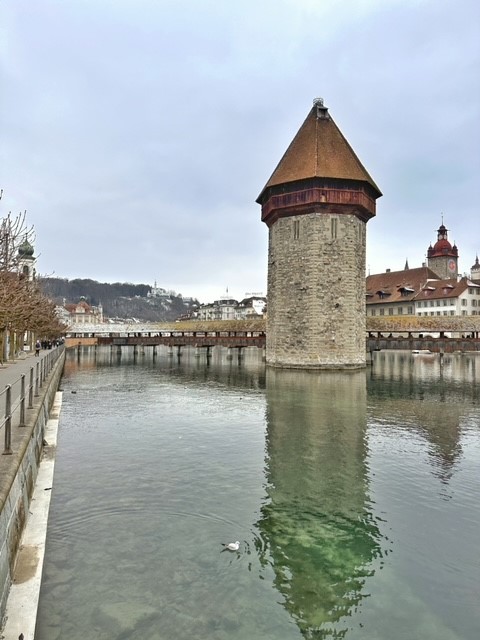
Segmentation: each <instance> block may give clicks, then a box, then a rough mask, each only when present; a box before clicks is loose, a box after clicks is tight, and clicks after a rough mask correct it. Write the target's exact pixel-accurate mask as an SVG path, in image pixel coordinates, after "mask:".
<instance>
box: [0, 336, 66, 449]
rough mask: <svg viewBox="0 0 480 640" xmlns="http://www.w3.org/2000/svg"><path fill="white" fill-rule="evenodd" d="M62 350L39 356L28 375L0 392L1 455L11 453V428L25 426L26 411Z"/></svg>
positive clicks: (31, 404) (24, 374)
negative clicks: (0, 416)
mask: <svg viewBox="0 0 480 640" xmlns="http://www.w3.org/2000/svg"><path fill="white" fill-rule="evenodd" d="M63 349H64V346H63V345H60V346H58V347H56V348H54V349H52V350H51V351H49V352H48V353H47V354H46V355H44V356H41V357H40V358H38V360H37V361H36V363H35V365H33V366H31V367H30V369H29V371H28V373H22V374H21V375H20V376H19V377H18V378H17V379H16V380H14V381H13V382H12V383H11V384H7V385H5V388H4V389H3V391H0V407H3V418H2V419H1V420H0V429H4V431H5V433H4V448H3V455H11V454H12V453H13V451H12V428H14V427H25V426H26V416H27V412H26V410H27V409H33V401H34V397H36V396H38V395H39V391H40V389H41V388H42V386H43V384H44V382H45V380H46V379H47V378H48V375H49V373H50V371H51V370H52V368H53V365H54V364H55V363H56V361H57V360H58V358H59V356H60V354H61V353H62V351H63Z"/></svg>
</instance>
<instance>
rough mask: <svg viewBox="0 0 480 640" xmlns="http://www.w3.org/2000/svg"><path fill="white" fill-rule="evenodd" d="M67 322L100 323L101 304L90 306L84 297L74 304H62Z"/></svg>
mask: <svg viewBox="0 0 480 640" xmlns="http://www.w3.org/2000/svg"><path fill="white" fill-rule="evenodd" d="M63 306H64V309H65V310H66V311H67V312H68V324H100V323H102V322H104V317H103V307H102V305H98V306H91V305H89V304H88V302H87V301H86V300H84V299H82V300H80V301H79V302H77V303H76V304H64V305H63Z"/></svg>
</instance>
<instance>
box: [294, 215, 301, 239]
mask: <svg viewBox="0 0 480 640" xmlns="http://www.w3.org/2000/svg"><path fill="white" fill-rule="evenodd" d="M299 238H300V220H294V221H293V239H294V240H298V239H299Z"/></svg>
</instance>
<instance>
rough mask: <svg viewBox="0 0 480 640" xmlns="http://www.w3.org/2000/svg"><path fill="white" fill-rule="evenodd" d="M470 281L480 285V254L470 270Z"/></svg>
mask: <svg viewBox="0 0 480 640" xmlns="http://www.w3.org/2000/svg"><path fill="white" fill-rule="evenodd" d="M470 279H471V280H473V282H479V283H480V262H479V261H478V254H477V256H476V258H475V264H473V265H472V268H471V270H470Z"/></svg>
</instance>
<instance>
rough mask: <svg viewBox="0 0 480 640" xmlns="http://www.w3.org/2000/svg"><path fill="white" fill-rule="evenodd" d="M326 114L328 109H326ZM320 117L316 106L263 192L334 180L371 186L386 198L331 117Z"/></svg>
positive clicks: (258, 200)
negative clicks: (309, 181)
mask: <svg viewBox="0 0 480 640" xmlns="http://www.w3.org/2000/svg"><path fill="white" fill-rule="evenodd" d="M324 111H325V112H326V111H327V109H326V108H325V109H324ZM325 116H326V117H317V107H316V106H315V105H314V106H313V108H312V109H311V110H310V112H309V114H308V116H307V118H306V119H305V121H304V123H303V124H302V126H301V127H300V129H299V130H298V132H297V134H296V136H295V137H294V138H293V140H292V142H291V143H290V145H289V147H288V149H287V150H286V152H285V154H284V155H283V157H282V159H281V160H280V162H279V163H278V165H277V167H276V169H275V171H274V172H273V173H272V175H271V177H270V179H269V180H268V182H267V184H266V185H265V187H264V188H263V190H262V192H261V194H260V196H259V197H258V199H257V202H259V203H261V198H262V195H263V193H264V191H265V190H266V189H268V188H269V187H273V186H276V185H280V184H285V183H288V182H293V181H297V180H303V179H308V178H333V179H344V180H356V181H361V182H367V183H368V184H369V185H370V186H371V187H373V189H374V191H375V192H376V197H379V196H381V195H382V193H381V191H380V189H379V188H378V187H377V185H376V184H375V182H374V181H373V179H372V177H371V176H370V174H369V173H368V171H367V170H366V169H365V167H364V166H363V164H362V163H361V162H360V160H359V159H358V157H357V155H356V154H355V152H354V150H353V149H352V147H351V146H350V145H349V143H348V142H347V140H346V138H345V137H344V136H343V134H342V132H341V131H340V129H339V128H338V127H337V125H336V124H335V122H334V121H333V119H332V118H331V116H330V115H329V114H328V113H326V114H325Z"/></svg>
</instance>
